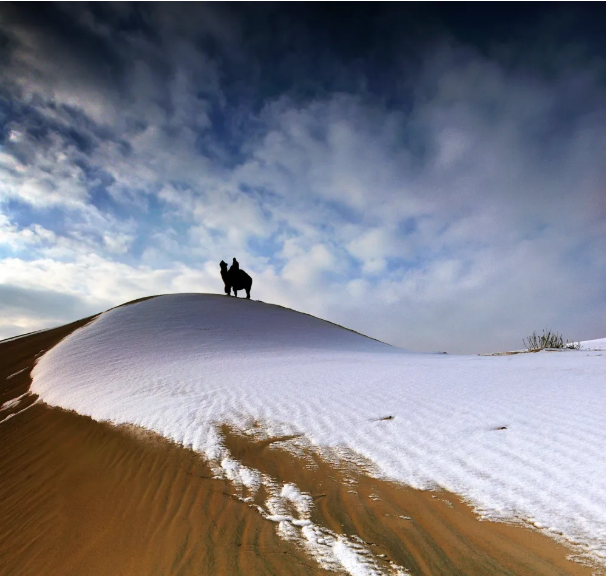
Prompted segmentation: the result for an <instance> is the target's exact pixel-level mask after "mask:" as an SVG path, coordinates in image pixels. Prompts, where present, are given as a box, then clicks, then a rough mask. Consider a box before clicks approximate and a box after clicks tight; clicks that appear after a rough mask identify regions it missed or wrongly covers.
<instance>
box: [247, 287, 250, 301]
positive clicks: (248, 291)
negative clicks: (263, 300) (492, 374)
mask: <svg viewBox="0 0 606 576" xmlns="http://www.w3.org/2000/svg"><path fill="white" fill-rule="evenodd" d="M246 299H247V300H250V288H247V289H246Z"/></svg>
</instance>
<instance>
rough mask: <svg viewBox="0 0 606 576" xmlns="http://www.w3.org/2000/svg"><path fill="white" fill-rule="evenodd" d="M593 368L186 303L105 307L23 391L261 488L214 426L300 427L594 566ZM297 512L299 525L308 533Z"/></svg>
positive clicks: (604, 432) (600, 416)
mask: <svg viewBox="0 0 606 576" xmlns="http://www.w3.org/2000/svg"><path fill="white" fill-rule="evenodd" d="M403 329H407V330H414V327H403ZM588 344H590V343H588ZM588 347H591V346H588ZM605 361H606V357H604V356H603V355H602V353H601V352H599V351H597V352H596V351H588V350H580V351H567V352H562V353H557V352H541V353H536V354H519V355H513V356H498V357H482V356H448V355H438V354H436V355H433V354H416V353H411V352H406V351H403V350H399V349H397V348H394V347H391V346H388V345H386V344H382V343H380V342H377V341H375V340H372V339H369V338H366V337H364V336H362V335H359V334H356V333H354V332H351V331H348V330H345V329H343V328H340V327H338V326H335V325H333V324H330V323H327V322H324V321H322V320H319V319H317V318H314V317H311V316H307V315H304V314H300V313H297V312H294V311H292V310H288V309H284V308H280V307H277V306H271V305H267V304H264V303H261V302H255V301H245V300H236V299H234V298H228V297H225V296H216V295H192V294H183V295H173V296H162V297H158V298H154V299H151V300H147V301H143V302H140V303H137V304H133V305H130V306H127V307H122V308H116V309H113V310H111V311H109V312H106V313H105V314H103V315H101V316H100V317H99V318H97V319H96V320H95V321H94V322H92V323H91V324H90V325H88V326H86V327H84V328H81V329H79V330H78V331H76V332H74V333H73V334H72V335H71V336H69V337H68V338H66V339H65V340H64V341H62V342H61V343H60V344H59V345H58V346H56V347H55V348H54V349H52V350H51V351H50V352H48V353H46V354H45V355H44V356H43V357H42V358H41V359H40V360H39V362H38V364H37V366H36V368H35V369H34V371H33V384H32V392H34V393H37V394H39V395H40V396H41V397H42V399H43V400H44V401H45V402H47V403H48V404H51V405H56V406H61V407H64V408H67V409H73V410H75V411H77V412H79V413H81V414H85V415H89V416H91V417H93V418H95V419H97V420H109V421H112V422H115V423H131V424H135V425H139V426H143V427H146V428H148V429H151V430H154V431H156V432H159V433H160V434H162V435H164V436H165V437H167V438H170V439H172V440H175V441H177V442H179V443H182V444H184V445H186V446H190V447H192V448H193V449H195V450H198V451H200V452H202V453H204V454H205V455H206V456H207V457H208V458H209V459H210V460H211V461H216V462H220V463H221V466H222V468H223V472H224V474H225V475H226V476H227V477H229V475H230V474H231V475H232V476H234V475H235V476H237V477H238V479H239V480H238V481H240V482H244V483H248V484H249V485H250V487H251V488H254V484H255V483H256V482H262V481H263V479H262V478H260V477H259V475H257V474H256V473H255V471H251V470H246V469H244V468H243V467H241V466H239V465H238V463H237V462H234V461H233V460H231V459H230V457H229V454H227V453H226V452H225V449H224V447H222V446H221V437H220V434H219V433H218V429H217V424H220V423H229V424H231V425H233V426H236V427H240V428H247V427H250V426H251V424H252V422H253V421H254V422H258V423H261V424H262V425H263V427H264V429H265V430H266V431H267V433H268V434H272V435H273V434H276V435H278V434H300V433H302V434H304V436H305V438H306V439H307V440H308V441H309V442H311V443H313V444H314V445H318V446H327V447H333V448H334V449H335V450H337V451H338V450H339V449H342V448H343V449H344V448H347V449H348V450H355V451H356V452H357V453H359V454H360V455H362V456H363V457H365V458H368V459H370V460H371V461H372V462H374V464H375V465H376V469H377V473H380V474H382V475H384V476H386V477H389V478H392V479H395V480H399V481H402V482H405V483H407V484H410V485H412V486H414V487H420V488H430V487H433V486H441V487H443V488H445V489H447V490H450V491H452V492H456V493H458V494H461V495H463V496H464V497H465V498H467V499H468V500H469V501H470V502H471V503H472V504H473V505H474V506H475V507H476V509H477V510H478V512H479V513H480V514H482V515H483V516H485V517H488V518H495V519H496V518H499V519H516V518H517V519H524V520H526V521H528V522H531V523H533V524H534V525H535V526H537V527H539V528H543V529H545V530H546V531H548V532H550V533H552V534H554V535H562V536H563V537H564V538H565V539H566V540H567V541H568V542H570V543H574V544H577V545H579V546H581V547H582V548H583V549H584V550H585V551H586V552H587V553H588V554H590V555H591V556H593V557H594V558H596V559H601V561H606V456H605V450H604V446H605V445H606V377H605V376H606V363H605ZM278 488H279V487H278ZM281 490H282V492H283V491H284V488H283V487H282V488H281ZM289 490H290V492H289V494H290V493H291V492H292V493H293V494H294V493H296V487H292V488H290V489H289ZM282 497H284V495H282ZM304 501H305V497H304V495H303V496H301V502H304ZM278 509H279V506H278V507H277V508H276V510H278ZM278 511H279V510H278ZM276 514H278V512H276ZM274 516H275V514H274ZM305 518H306V517H305V515H303V516H301V519H299V520H297V521H298V522H299V524H298V526H300V529H301V531H302V532H305V533H309V534H311V533H312V532H313V531H314V527H313V526H310V523H309V522H308V521H307V520H305ZM269 519H270V520H271V519H272V518H269ZM291 520H292V519H291ZM295 520H296V519H295ZM312 536H313V535H312ZM310 538H311V536H310ZM312 544H313V542H312ZM349 544H351V543H349ZM347 546H348V543H347V542H345V541H344V540H343V539H340V540H338V541H337V543H336V544H335V547H334V550H333V552H334V557H335V558H337V559H338V557H339V553H341V554H344V555H345V557H346V558H347V562H351V563H352V564H351V565H352V566H354V568H352V569H351V570H349V571H350V573H352V574H355V573H356V572H355V570H356V568H355V562H356V561H357V560H356V558H357V557H356V556H355V550H354V548H352V547H351V546H349V548H348V547H347ZM348 555H349V556H348ZM366 570H367V571H366V572H359V573H372V572H369V571H368V568H367V569H366ZM394 573H396V572H394ZM402 573H403V572H402Z"/></svg>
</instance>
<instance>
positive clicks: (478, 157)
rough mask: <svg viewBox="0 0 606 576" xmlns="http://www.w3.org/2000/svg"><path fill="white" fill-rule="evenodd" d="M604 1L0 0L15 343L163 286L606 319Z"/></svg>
mask: <svg viewBox="0 0 606 576" xmlns="http://www.w3.org/2000/svg"><path fill="white" fill-rule="evenodd" d="M601 12H604V9H603V8H602V7H601V6H600V5H599V4H598V5H595V4H583V3H570V4H569V3H558V4H550V3H536V4H528V5H527V4H520V3H511V4H500V3H493V2H491V3H486V4H483V3H469V4H467V3H456V4H455V3H452V4H438V3H435V4H434V3H429V4H411V3H402V4H400V3H397V4H396V3H394V4H392V3H389V4H365V3H338V4H328V3H318V4H316V3H301V4H300V3H271V4H266V3H250V4H249V3H242V4H231V3H208V4H207V3H190V4H180V3H154V4H146V3H135V4H130V3H98V4H96V3H92V4H84V3H65V4H63V3H44V4H27V5H26V4H11V3H2V4H1V5H0V338H7V337H11V336H14V335H17V334H22V333H25V332H30V331H34V330H38V329H42V328H46V327H50V326H56V325H60V324H64V323H66V322H69V321H72V320H76V319H79V318H82V317H85V316H88V315H90V314H94V313H97V312H100V311H102V310H105V309H107V308H110V307H112V306H115V305H119V304H122V303H124V302H127V301H129V300H132V299H135V298H139V297H142V296H146V295H152V294H165V293H177V292H210V293H222V292H223V283H222V280H221V277H220V274H219V262H220V261H221V260H225V261H227V262H231V259H232V258H233V257H237V259H238V261H239V262H240V267H241V268H243V269H244V270H246V271H247V272H248V273H249V274H250V275H251V276H252V277H253V281H254V282H253V288H252V298H253V299H258V300H262V301H265V302H270V303H275V304H280V305H283V306H288V307H292V308H294V309H296V310H300V311H303V312H306V313H309V314H313V315H316V316H319V317H321V318H325V319H327V320H330V321H332V322H336V323H338V324H341V325H344V326H346V327H349V328H352V329H354V330H357V331H360V332H362V333H364V334H367V335H369V336H372V337H374V338H378V339H380V340H383V341H385V342H388V343H391V344H394V345H396V346H401V347H404V348H407V349H411V350H418V351H428V352H430V351H447V352H449V353H477V352H491V351H499V350H512V349H520V348H521V347H522V345H523V344H522V340H523V339H524V338H526V337H528V336H529V335H530V334H531V333H532V332H533V331H537V332H541V331H542V329H544V328H547V329H551V330H555V331H557V332H559V333H561V334H562V335H563V337H564V339H565V340H566V339H570V340H578V339H581V340H588V339H593V338H600V337H604V336H606V250H605V248H604V247H605V246H606V161H605V159H606V136H605V135H606V39H605V38H604V36H603V34H602V28H601V23H602V22H603V17H604V14H602V13H601Z"/></svg>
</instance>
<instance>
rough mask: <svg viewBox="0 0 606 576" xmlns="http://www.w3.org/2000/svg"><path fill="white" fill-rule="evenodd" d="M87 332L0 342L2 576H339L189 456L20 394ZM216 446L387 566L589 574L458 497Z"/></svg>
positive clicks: (266, 448)
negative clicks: (297, 492) (66, 341)
mask: <svg viewBox="0 0 606 576" xmlns="http://www.w3.org/2000/svg"><path fill="white" fill-rule="evenodd" d="M89 320H90V319H85V320H82V321H80V322H78V323H74V324H71V325H68V326H64V327H61V328H56V329H54V330H48V331H44V332H40V333H36V334H32V335H29V336H25V337H23V338H19V339H14V340H9V341H5V342H3V343H0V403H5V402H7V401H10V400H12V399H16V398H19V397H21V398H20V399H19V400H18V401H16V402H14V403H13V404H12V405H10V406H9V407H8V408H6V409H4V410H2V411H0V421H1V422H0V438H1V443H0V573H1V574H2V575H6V576H9V575H11V576H12V575H15V576H17V575H19V576H27V575H41V574H44V575H54V574H57V575H66V576H67V575H74V576H75V575H79V576H80V575H89V574H90V575H105V574H107V575H110V574H111V575H117V574H120V575H164V574H179V575H189V574H192V575H193V574H196V575H225V576H229V575H237V574H243V575H265V574H276V575H290V574H293V575H297V574H314V575H315V574H329V573H330V574H335V573H334V572H327V571H326V570H323V569H321V568H320V567H319V566H318V564H317V563H316V562H315V560H313V559H312V558H310V557H309V556H308V555H307V554H306V553H305V551H303V550H302V549H299V548H298V547H297V546H296V545H295V544H293V543H291V542H288V541H285V540H283V539H281V538H279V537H278V535H277V532H276V526H277V524H276V523H274V522H271V521H269V520H266V519H264V518H263V517H262V516H261V515H259V513H258V512H257V511H256V510H255V508H254V505H253V503H250V502H249V503H245V502H243V501H242V500H241V499H239V498H238V493H237V490H236V489H235V488H234V487H233V486H232V485H230V484H229V483H228V482H226V481H224V480H218V479H215V478H213V476H212V474H211V470H210V468H209V466H208V465H207V464H206V463H205V462H204V461H203V460H202V458H201V457H200V456H199V455H198V454H196V453H194V452H192V451H190V450H188V449H186V448H183V447H181V446H179V445H176V444H173V443H171V442H169V441H167V440H165V439H164V438H162V437H159V436H157V435H155V434H152V433H148V432H145V431H141V430H137V429H132V428H128V427H115V426H112V425H110V424H106V423H99V422H95V421H93V420H91V419H89V418H87V417H83V416H80V415H78V414H75V413H72V412H66V411H63V410H60V409H56V408H51V407H48V406H46V405H45V404H43V403H41V402H36V400H37V398H36V397H35V396H32V395H28V394H27V390H28V388H29V384H30V377H29V373H30V370H31V368H32V367H33V365H34V362H35V359H36V357H37V356H38V355H40V354H41V353H43V352H44V351H46V350H48V349H49V348H50V347H52V346H53V345H55V344H56V343H57V342H59V341H60V340H61V339H62V338H64V337H65V336H66V335H67V334H69V333H70V332H71V331H73V330H74V329H76V328H78V327H79V326H81V325H83V324H85V323H86V322H88V321H89ZM24 394H25V396H22V395H24ZM223 434H224V437H225V443H226V445H227V447H228V448H229V449H230V451H231V453H232V455H233V456H234V458H236V459H237V460H239V461H241V462H243V463H244V464H245V465H247V466H250V467H253V468H256V469H258V470H260V471H261V472H263V473H264V474H267V475H269V476H271V477H272V478H273V479H274V480H275V481H276V482H296V484H297V485H298V486H299V487H300V488H301V489H302V490H304V491H307V492H309V493H310V494H311V495H312V496H313V498H314V504H315V509H314V512H313V517H312V520H313V521H314V522H315V523H316V524H318V525H320V526H324V527H326V528H329V529H331V530H332V531H334V532H336V533H338V534H340V533H342V534H347V535H349V536H357V537H359V538H360V539H361V540H362V541H364V542H365V543H366V545H367V546H369V547H370V548H371V549H372V550H373V552H374V554H375V556H376V557H379V558H380V559H381V560H380V562H381V563H382V565H384V567H385V568H388V567H389V566H390V562H394V563H396V564H398V565H400V566H403V567H404V568H405V569H406V570H407V571H408V572H409V573H410V574H415V575H416V574H419V575H421V574H423V575H426V574H427V575H430V574H431V575H433V574H436V575H437V574H449V575H450V574H545V575H556V574H579V575H580V574H588V575H589V574H591V573H592V570H591V569H590V568H588V567H586V566H583V565H581V564H579V563H576V562H572V561H570V560H568V559H567V556H569V555H570V554H571V551H570V550H569V549H567V548H566V547H564V546H563V545H562V544H559V543H557V542H554V541H553V540H551V539H549V538H547V537H546V536H544V535H542V534H540V533H539V532H537V531H536V530H533V529H530V528H528V527H524V526H512V525H507V524H503V523H495V522H488V521H479V520H478V518H477V517H476V516H475V515H474V513H473V511H472V510H471V509H470V508H469V507H468V506H467V505H466V504H464V503H463V502H461V500H460V499H459V498H458V497H457V496H456V495H454V494H449V493H446V492H443V491H419V490H413V489H410V488H408V487H406V486H402V485H399V484H396V483H392V482H387V481H384V480H378V479H376V478H373V477H371V476H369V474H368V473H367V470H366V469H365V467H364V466H363V465H360V464H353V463H352V462H350V461H342V462H338V461H333V460H332V459H330V460H328V461H327V460H326V459H325V456H326V455H325V454H324V455H321V453H320V452H319V451H318V450H315V449H313V448H311V447H310V448H309V449H307V450H303V451H302V450H301V448H298V449H297V450H298V453H297V454H296V455H295V454H293V451H292V450H290V449H287V448H289V447H290V448H292V447H293V446H294V443H296V441H297V440H296V439H292V438H270V439H264V440H259V439H258V437H257V436H256V435H255V430H248V431H240V430H230V429H228V428H224V429H223ZM289 443H290V444H291V445H293V446H289ZM258 498H259V499H262V498H263V494H259V495H258ZM259 501H260V500H259Z"/></svg>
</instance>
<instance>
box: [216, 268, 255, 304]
mask: <svg viewBox="0 0 606 576" xmlns="http://www.w3.org/2000/svg"><path fill="white" fill-rule="evenodd" d="M220 266H221V278H223V284H225V294H227V295H228V296H231V291H232V290H233V291H234V296H235V297H236V298H237V297H238V290H246V298H247V299H248V300H250V289H251V288H252V278H251V277H250V276H249V275H248V274H247V273H246V272H244V270H240V266H239V264H238V261H237V260H236V259H235V258H234V262H233V264H232V265H231V268H230V269H229V270H228V269H227V262H224V261H223V260H221V264H220Z"/></svg>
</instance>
